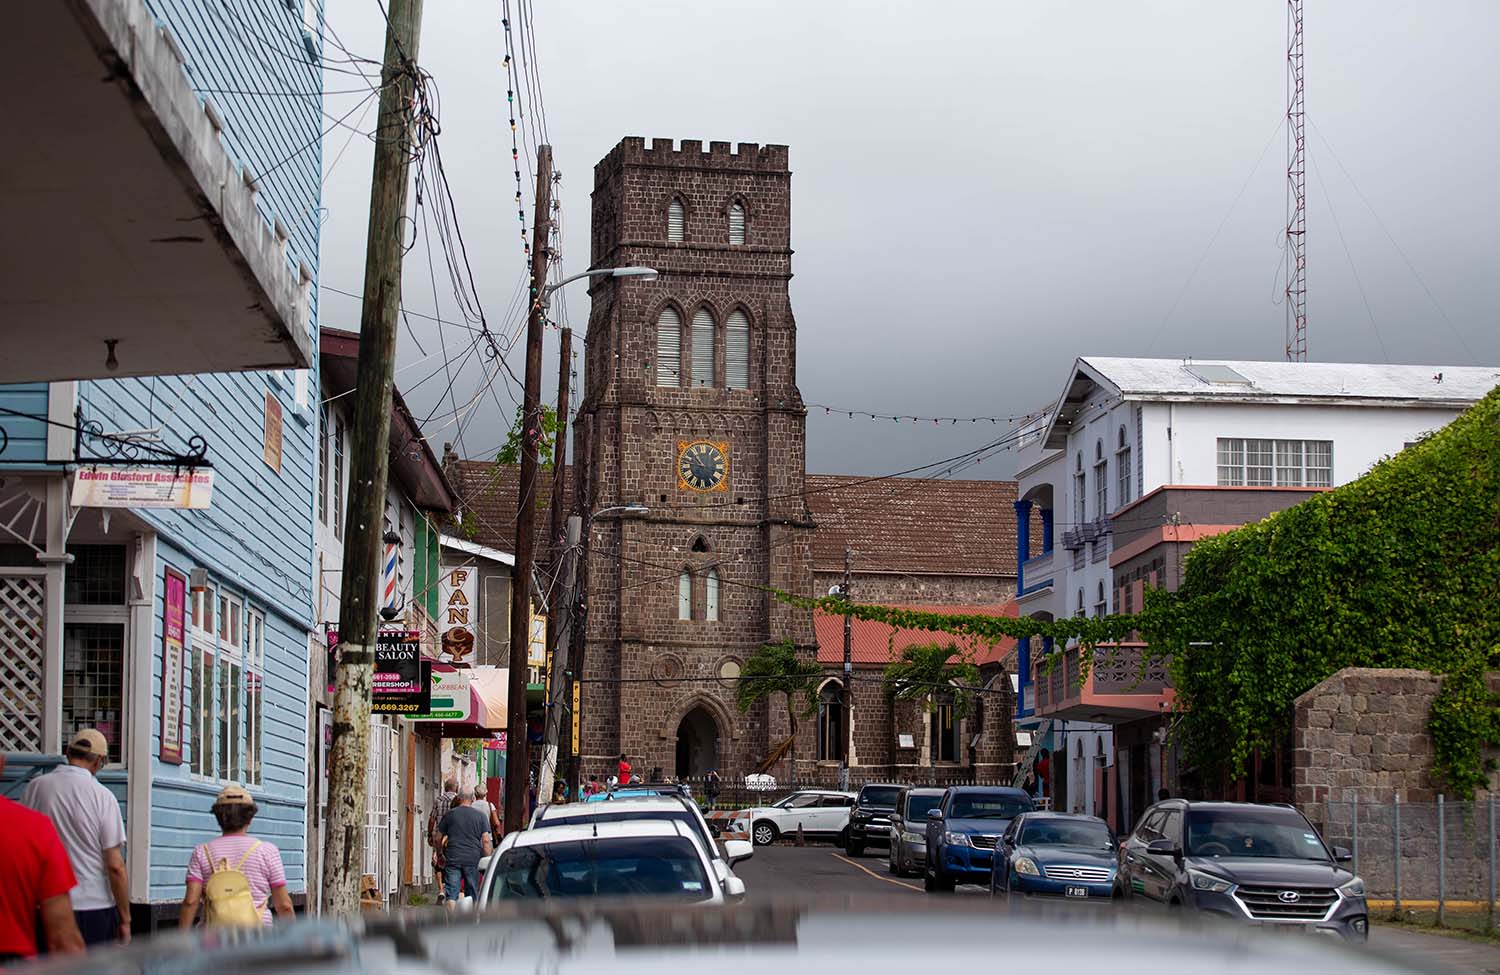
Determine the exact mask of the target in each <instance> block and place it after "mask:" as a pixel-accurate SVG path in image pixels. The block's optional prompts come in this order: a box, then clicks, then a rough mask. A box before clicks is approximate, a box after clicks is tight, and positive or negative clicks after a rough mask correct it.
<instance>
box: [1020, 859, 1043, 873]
mask: <svg viewBox="0 0 1500 975" xmlns="http://www.w3.org/2000/svg"><path fill="white" fill-rule="evenodd" d="M1016 873H1019V874H1024V875H1025V876H1027V877H1040V876H1041V875H1042V871H1041V870H1039V869H1038V868H1037V865H1036V861H1035V860H1033V859H1032V858H1031V857H1019V858H1017V860H1016Z"/></svg>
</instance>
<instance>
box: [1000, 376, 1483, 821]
mask: <svg viewBox="0 0 1500 975" xmlns="http://www.w3.org/2000/svg"><path fill="white" fill-rule="evenodd" d="M1497 384H1500V369H1496V368H1492V367H1453V366H1404V365H1369V364H1347V363H1312V362H1300V363H1289V362H1213V363H1198V362H1192V361H1183V360H1175V359H1132V358H1106V357H1086V358H1081V359H1079V360H1077V362H1075V363H1074V366H1073V368H1072V370H1071V372H1070V373H1069V376H1068V379H1067V382H1066V384H1065V386H1064V388H1063V390H1062V392H1061V394H1060V396H1059V398H1058V400H1057V401H1056V403H1055V405H1053V406H1052V408H1051V409H1050V410H1049V411H1048V412H1047V413H1046V415H1044V416H1040V417H1038V418H1037V419H1036V420H1034V421H1033V422H1032V423H1031V425H1030V426H1029V427H1028V428H1026V430H1025V431H1024V432H1023V434H1022V437H1021V440H1020V442H1019V444H1018V453H1019V457H1020V465H1019V471H1018V474H1017V481H1018V489H1017V495H1018V497H1019V499H1020V500H1019V501H1018V502H1017V505H1016V509H1017V519H1018V530H1019V531H1018V534H1019V536H1020V541H1019V544H1018V553H1017V557H1018V576H1019V578H1018V581H1017V593H1018V602H1019V604H1020V611H1021V613H1022V615H1026V616H1042V617H1044V618H1053V619H1056V618H1061V617H1064V616H1102V615H1107V614H1110V613H1129V612H1135V611H1138V610H1139V609H1140V606H1139V604H1138V601H1139V598H1140V597H1139V595H1138V594H1139V592H1140V588H1139V587H1132V586H1130V585H1121V584H1120V583H1119V581H1118V579H1117V574H1116V571H1115V569H1116V565H1117V564H1119V563H1121V562H1123V561H1124V558H1122V556H1123V557H1128V556H1130V555H1131V553H1129V552H1125V553H1120V552H1116V551H1115V546H1114V544H1113V539H1114V535H1115V534H1116V533H1117V532H1119V531H1121V530H1122V529H1123V528H1129V529H1131V530H1132V531H1134V530H1136V529H1140V528H1143V527H1146V528H1151V529H1152V530H1153V531H1155V530H1157V529H1158V528H1159V530H1160V531H1162V532H1166V531H1169V530H1172V531H1176V530H1178V529H1180V528H1182V527H1184V526H1180V525H1175V524H1173V525H1167V524H1163V525H1161V526H1155V525H1153V526H1142V525H1136V524H1135V523H1134V522H1132V521H1130V520H1129V519H1131V518H1132V517H1137V518H1139V517H1146V515H1144V514H1137V515H1132V512H1141V511H1143V510H1144V509H1142V508H1141V507H1138V506H1137V502H1139V501H1140V500H1141V499H1142V498H1144V497H1146V496H1148V495H1151V494H1153V492H1157V491H1161V490H1164V489H1168V490H1194V491H1212V490H1216V489H1236V490H1237V491H1239V492H1240V493H1243V492H1244V490H1245V489H1256V490H1263V491H1270V492H1274V491H1279V490H1284V491H1287V492H1289V500H1288V503H1292V495H1295V496H1296V497H1301V496H1305V492H1306V491H1308V490H1319V489H1326V488H1332V487H1336V486H1338V485H1340V484H1344V483H1347V482H1349V481H1352V480H1354V479H1356V478H1358V477H1360V476H1361V475H1363V474H1364V473H1366V472H1367V471H1369V470H1370V468H1371V467H1372V466H1373V465H1374V464H1375V463H1376V462H1378V461H1379V460H1381V459H1382V458H1384V457H1387V456H1389V455H1391V454H1393V453H1396V452H1397V451H1400V450H1401V449H1403V448H1404V447H1405V446H1407V445H1409V444H1411V443H1413V442H1415V441H1417V440H1418V439H1420V438H1421V437H1422V436H1424V435H1425V434H1429V433H1431V432H1433V431H1435V430H1437V429H1439V428H1441V427H1443V426H1445V425H1446V424H1447V423H1449V422H1450V421H1451V420H1453V419H1454V418H1455V417H1456V416H1457V415H1458V414H1459V412H1461V411H1462V410H1464V409H1466V408H1467V407H1468V406H1470V405H1472V404H1473V403H1474V402H1475V401H1476V400H1478V399H1479V398H1481V397H1482V396H1484V395H1485V394H1486V393H1488V392H1489V391H1490V390H1491V389H1493V388H1494V387H1495V386H1496V385H1497ZM1297 492H1301V493H1300V494H1298V493H1297ZM1122 509H1124V510H1122ZM1150 517H1155V518H1157V519H1158V520H1160V519H1161V517H1162V516H1161V515H1159V514H1156V515H1151V516H1150ZM1214 521H1215V523H1214V525H1213V526H1212V529H1211V530H1213V531H1217V530H1227V529H1228V528H1230V527H1233V526H1234V525H1235V524H1238V523H1241V522H1242V521H1243V518H1240V519H1239V520H1238V521H1236V520H1235V519H1233V518H1232V517H1229V516H1227V515H1226V517H1224V518H1218V519H1215V520H1214ZM1186 527H1188V528H1192V527H1193V526H1186ZM1038 536H1040V537H1038ZM1152 578H1155V577H1152ZM1148 584H1155V585H1166V579H1165V575H1164V574H1163V575H1162V576H1161V578H1159V579H1157V580H1156V581H1155V582H1149V581H1148ZM1037 642H1038V641H1031V642H1029V643H1028V642H1025V641H1023V643H1022V644H1021V646H1020V647H1019V649H1018V673H1019V685H1020V686H1019V687H1018V697H1017V705H1018V706H1017V719H1018V722H1019V723H1020V725H1021V726H1022V727H1027V726H1032V727H1037V726H1042V727H1045V728H1047V730H1048V731H1049V732H1050V735H1051V740H1052V741H1053V743H1054V744H1053V751H1054V754H1056V753H1057V752H1058V751H1059V750H1061V749H1065V752H1064V753H1065V754H1066V755H1067V756H1068V757H1067V760H1066V762H1067V764H1068V766H1069V767H1068V769H1067V772H1066V774H1069V775H1070V776H1071V775H1072V773H1073V771H1074V770H1073V768H1072V766H1073V765H1074V764H1076V763H1077V762H1078V761H1079V760H1082V761H1083V763H1084V764H1085V766H1087V764H1088V763H1089V762H1092V763H1093V764H1094V770H1095V774H1093V775H1089V774H1087V772H1085V773H1084V783H1083V785H1084V788H1083V789H1082V790H1078V789H1076V788H1070V789H1069V792H1070V794H1071V795H1070V797H1069V798H1068V803H1067V804H1068V805H1069V807H1070V808H1078V807H1079V806H1080V804H1081V805H1082V808H1083V809H1085V810H1087V811H1098V810H1100V809H1103V808H1106V802H1103V801H1101V800H1108V799H1109V797H1107V796H1100V795H1097V794H1096V792H1092V791H1089V790H1096V789H1098V788H1099V787H1100V783H1101V782H1104V781H1107V778H1108V777H1107V775H1100V774H1099V773H1098V770H1099V769H1103V768H1106V767H1108V766H1110V765H1111V764H1112V761H1113V760H1112V758H1111V757H1110V752H1111V748H1112V743H1111V742H1110V740H1109V736H1110V729H1111V727H1112V726H1116V725H1118V724H1119V723H1121V722H1122V721H1123V720H1129V719H1130V718H1131V717H1145V716H1148V715H1149V713H1150V712H1148V711H1145V710H1143V708H1146V707H1154V708H1156V709H1158V710H1161V711H1164V710H1165V707H1166V704H1167V703H1168V702H1169V700H1170V691H1169V689H1163V690H1162V692H1161V693H1159V694H1155V695H1140V694H1130V695H1124V696H1119V697H1118V698H1111V697H1110V696H1108V695H1103V694H1098V693H1091V691H1090V688H1089V686H1088V682H1087V681H1085V683H1084V687H1083V688H1082V689H1081V690H1080V689H1079V688H1078V687H1076V686H1074V687H1072V688H1071V689H1070V688H1069V686H1068V684H1069V682H1072V683H1073V684H1075V685H1076V684H1077V680H1076V674H1075V675H1071V676H1069V677H1067V678H1066V679H1062V678H1061V676H1060V675H1053V674H1044V675H1042V676H1040V677H1038V675H1037V674H1036V673H1035V672H1034V669H1035V665H1036V661H1037V660H1038V659H1040V658H1041V657H1043V656H1045V655H1046V654H1048V653H1051V652H1053V651H1054V650H1056V649H1063V648H1054V647H1051V646H1040V645H1034V644H1036V643H1037ZM1056 669H1057V668H1054V670H1056ZM1126 697H1129V698H1131V700H1129V701H1126V699H1125V698H1126ZM1146 698H1151V699H1150V700H1147V699H1146ZM1049 718H1050V719H1051V724H1050V727H1049V726H1046V725H1045V724H1044V722H1046V721H1047V719H1049ZM1090 719H1093V720H1094V721H1096V722H1098V723H1096V724H1093V723H1088V722H1089V720H1090ZM1063 722H1066V725H1067V727H1068V731H1069V734H1070V736H1073V737H1074V738H1075V740H1072V741H1069V742H1066V743H1065V742H1064V741H1063V740H1062V733H1063V727H1064V725H1063ZM1091 749H1092V750H1091ZM1075 752H1076V753H1077V754H1075ZM1058 766H1059V763H1058V762H1057V761H1056V759H1054V762H1053V769H1054V772H1053V775H1054V778H1056V776H1057V774H1058ZM1149 780H1150V781H1151V782H1152V783H1154V785H1152V786H1151V788H1150V789H1149V790H1146V791H1149V793H1150V794H1152V795H1154V794H1155V790H1156V788H1158V787H1160V785H1161V784H1162V782H1163V781H1164V779H1163V777H1162V771H1161V769H1160V768H1158V767H1153V768H1152V770H1151V773H1150V776H1149ZM1074 784H1075V785H1076V779H1075V780H1074Z"/></svg>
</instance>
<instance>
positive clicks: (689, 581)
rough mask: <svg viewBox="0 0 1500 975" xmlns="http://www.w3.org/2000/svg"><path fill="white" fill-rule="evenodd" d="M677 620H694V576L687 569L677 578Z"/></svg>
mask: <svg viewBox="0 0 1500 975" xmlns="http://www.w3.org/2000/svg"><path fill="white" fill-rule="evenodd" d="M677 618H678V619H680V620H690V619H692V618H693V574H692V573H691V572H689V571H688V570H686V569H683V570H682V572H681V574H679V575H678V576H677Z"/></svg>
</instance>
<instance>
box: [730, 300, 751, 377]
mask: <svg viewBox="0 0 1500 975" xmlns="http://www.w3.org/2000/svg"><path fill="white" fill-rule="evenodd" d="M724 385H726V386H728V387H729V388H730V389H749V388H750V319H749V318H748V317H747V316H746V315H745V313H744V312H742V311H739V310H735V311H733V312H730V313H729V320H728V321H726V322H725V323H724Z"/></svg>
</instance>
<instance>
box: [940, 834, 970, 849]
mask: <svg viewBox="0 0 1500 975" xmlns="http://www.w3.org/2000/svg"><path fill="white" fill-rule="evenodd" d="M943 842H944V843H947V844H949V845H950V846H968V845H969V835H968V834H967V833H944V834H943Z"/></svg>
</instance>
